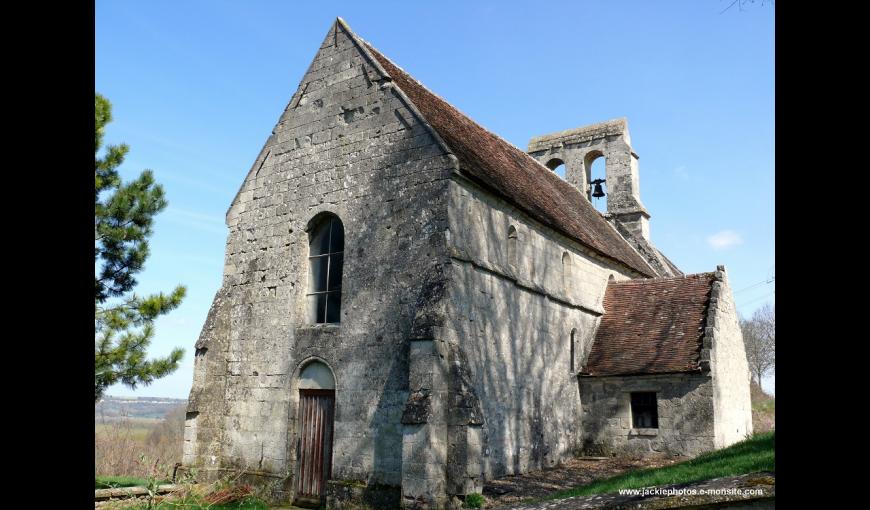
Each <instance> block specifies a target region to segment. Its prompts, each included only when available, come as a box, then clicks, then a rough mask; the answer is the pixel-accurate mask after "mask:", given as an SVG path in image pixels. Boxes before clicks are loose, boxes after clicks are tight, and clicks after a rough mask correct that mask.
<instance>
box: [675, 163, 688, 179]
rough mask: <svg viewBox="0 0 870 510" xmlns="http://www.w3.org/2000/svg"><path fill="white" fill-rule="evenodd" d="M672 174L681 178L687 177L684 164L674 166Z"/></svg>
mask: <svg viewBox="0 0 870 510" xmlns="http://www.w3.org/2000/svg"><path fill="white" fill-rule="evenodd" d="M674 175H676V176H677V177H679V178H680V179H683V180H686V179H688V178H689V172H688V171H687V170H686V165H680V166H678V167H677V168H674Z"/></svg>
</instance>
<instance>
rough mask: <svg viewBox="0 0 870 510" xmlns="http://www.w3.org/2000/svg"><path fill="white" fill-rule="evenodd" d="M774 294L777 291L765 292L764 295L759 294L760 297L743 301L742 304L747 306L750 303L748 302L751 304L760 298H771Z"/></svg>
mask: <svg viewBox="0 0 870 510" xmlns="http://www.w3.org/2000/svg"><path fill="white" fill-rule="evenodd" d="M774 294H776V291H773V292H771V293H770V294H765V295H763V296H759V297H757V298H755V299H750V300H749V301H747V302H745V303H741V304H740V306H746V305H748V304H750V303H754V302H756V301H759V300H761V299H766V298H769V297H770V296H772V295H774Z"/></svg>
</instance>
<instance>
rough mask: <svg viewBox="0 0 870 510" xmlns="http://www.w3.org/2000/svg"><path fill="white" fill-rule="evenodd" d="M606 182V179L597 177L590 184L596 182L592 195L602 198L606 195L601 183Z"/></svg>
mask: <svg viewBox="0 0 870 510" xmlns="http://www.w3.org/2000/svg"><path fill="white" fill-rule="evenodd" d="M602 182H604V179H595V180H594V181H592V182H590V183H589V184H594V185H595V189H594V190H593V191H592V196H593V197H595V198H601V197H603V196H604V190H603V189H602V188H601V183H602Z"/></svg>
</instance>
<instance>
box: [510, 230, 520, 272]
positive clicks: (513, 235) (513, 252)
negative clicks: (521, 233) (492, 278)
mask: <svg viewBox="0 0 870 510" xmlns="http://www.w3.org/2000/svg"><path fill="white" fill-rule="evenodd" d="M507 255H508V265H509V266H510V267H511V268H512V269H513V270H514V271H516V270H517V262H519V260H518V258H517V229H516V227H514V226H513V225H511V226H510V227H509V228H508V244H507Z"/></svg>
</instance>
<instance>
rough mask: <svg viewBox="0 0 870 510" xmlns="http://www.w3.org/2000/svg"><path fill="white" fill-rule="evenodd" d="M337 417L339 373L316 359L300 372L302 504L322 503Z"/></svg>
mask: <svg viewBox="0 0 870 510" xmlns="http://www.w3.org/2000/svg"><path fill="white" fill-rule="evenodd" d="M334 418H335V377H333V375H332V370H330V369H329V367H328V366H326V365H325V364H324V363H321V362H319V361H314V362H311V363H309V364H308V365H306V366H305V368H304V369H303V370H302V372H301V373H300V374H299V419H298V420H297V423H298V424H299V448H298V450H297V454H296V455H297V469H296V498H295V501H294V504H296V505H298V506H309V507H319V506H320V505H321V503H322V500H323V496H324V489H325V488H326V481H327V480H329V478H330V477H331V476H332V433H333V421H334Z"/></svg>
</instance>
